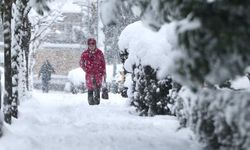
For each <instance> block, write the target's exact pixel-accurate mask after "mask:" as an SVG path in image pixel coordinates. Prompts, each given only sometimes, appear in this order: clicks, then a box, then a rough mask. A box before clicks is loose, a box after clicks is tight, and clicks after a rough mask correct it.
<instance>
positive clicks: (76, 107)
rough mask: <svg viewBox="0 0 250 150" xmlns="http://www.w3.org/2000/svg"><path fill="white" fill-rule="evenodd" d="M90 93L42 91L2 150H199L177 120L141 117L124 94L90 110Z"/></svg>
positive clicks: (2, 141)
mask: <svg viewBox="0 0 250 150" xmlns="http://www.w3.org/2000/svg"><path fill="white" fill-rule="evenodd" d="M86 98H87V95H86V94H78V95H72V94H66V93H55V92H53V93H48V94H42V93H40V92H39V91H37V92H35V93H34V98H33V99H32V100H28V101H26V102H23V103H22V104H21V107H20V118H19V119H18V120H14V121H13V124H12V125H11V126H8V125H6V127H5V129H4V130H5V135H4V137H3V138H0V150H17V149H18V150H199V149H200V147H199V145H198V144H197V143H195V142H194V141H192V140H190V137H191V133H190V131H189V130H187V129H185V130H180V131H176V129H177V128H178V122H177V120H176V118H175V117H171V116H156V117H139V116H136V115H134V114H130V113H129V111H130V110H131V108H130V107H127V106H126V105H125V99H123V98H121V97H120V96H119V95H112V94H110V100H102V101H101V104H100V105H99V106H89V105H88V104H87V101H86Z"/></svg>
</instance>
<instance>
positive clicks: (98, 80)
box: [80, 38, 106, 105]
mask: <svg viewBox="0 0 250 150" xmlns="http://www.w3.org/2000/svg"><path fill="white" fill-rule="evenodd" d="M87 44H88V48H87V49H86V50H84V51H83V53H82V55H81V59H80V67H81V68H82V69H83V71H85V73H86V74H85V79H86V85H87V89H88V103H89V105H98V104H100V89H101V86H102V81H103V79H104V78H105V76H106V67H105V59H104V55H103V53H102V51H101V50H100V49H98V48H97V47H96V40H95V39H94V38H90V39H88V41H87Z"/></svg>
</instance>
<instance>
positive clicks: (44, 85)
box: [42, 80, 49, 93]
mask: <svg viewBox="0 0 250 150" xmlns="http://www.w3.org/2000/svg"><path fill="white" fill-rule="evenodd" d="M42 90H43V93H48V92H49V81H48V80H42Z"/></svg>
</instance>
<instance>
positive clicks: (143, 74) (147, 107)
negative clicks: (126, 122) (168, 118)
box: [131, 64, 172, 116]
mask: <svg viewBox="0 0 250 150" xmlns="http://www.w3.org/2000/svg"><path fill="white" fill-rule="evenodd" d="M156 72H157V70H154V69H153V68H151V67H150V66H142V65H141V64H139V66H135V67H134V69H133V73H132V75H133V78H132V80H133V90H132V91H133V96H132V97H131V105H132V106H135V107H136V110H137V111H138V112H139V113H140V115H142V116H153V115H156V114H161V115H166V114H170V109H169V107H168V104H169V103H171V101H170V100H171V99H170V97H169V96H168V94H169V90H170V89H171V88H172V85H171V81H172V80H171V78H169V77H166V78H165V79H161V80H158V79H157V77H156Z"/></svg>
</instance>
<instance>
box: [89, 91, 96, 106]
mask: <svg viewBox="0 0 250 150" xmlns="http://www.w3.org/2000/svg"><path fill="white" fill-rule="evenodd" d="M88 102H89V105H94V104H95V102H94V96H93V91H92V90H88Z"/></svg>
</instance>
